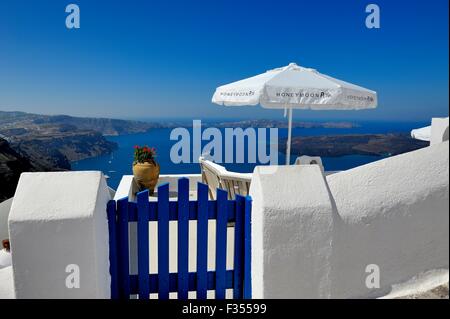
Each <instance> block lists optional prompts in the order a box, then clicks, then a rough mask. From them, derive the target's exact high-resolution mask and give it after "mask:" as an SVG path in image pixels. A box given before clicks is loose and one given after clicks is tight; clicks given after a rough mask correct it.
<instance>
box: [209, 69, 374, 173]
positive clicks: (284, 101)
mask: <svg viewBox="0 0 450 319" xmlns="http://www.w3.org/2000/svg"><path fill="white" fill-rule="evenodd" d="M212 102H213V103H216V104H220V105H226V106H243V105H258V104H260V105H261V106H262V107H264V108H270V109H285V110H288V111H289V122H288V140H287V152H286V164H289V162H290V153H291V131H292V109H294V108H295V109H311V110H361V109H370V108H375V107H376V106H377V93H376V92H375V91H371V90H368V89H365V88H363V87H360V86H357V85H354V84H351V83H348V82H344V81H341V80H338V79H335V78H332V77H330V76H327V75H324V74H321V73H319V72H317V71H316V70H314V69H310V68H304V67H301V66H298V65H297V64H295V63H290V64H289V65H288V66H285V67H282V68H277V69H273V70H270V71H267V72H265V73H262V74H260V75H256V76H253V77H250V78H247V79H244V80H241V81H237V82H233V83H230V84H226V85H223V86H220V87H218V88H217V89H216V92H215V93H214V96H213V97H212Z"/></svg>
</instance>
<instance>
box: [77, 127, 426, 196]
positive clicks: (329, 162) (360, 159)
mask: <svg viewBox="0 0 450 319" xmlns="http://www.w3.org/2000/svg"><path fill="white" fill-rule="evenodd" d="M217 122H218V123H219V122H220V121H219V120H218V121H217ZM351 123H354V124H356V126H355V127H352V128H294V129H293V130H292V136H293V137H294V136H319V135H337V134H355V133H357V134H377V133H378V134H381V133H402V132H403V133H405V132H406V133H409V132H410V131H411V130H412V129H415V128H419V127H423V126H427V125H429V123H427V122H390V121H364V122H357V121H351ZM209 125H211V123H210V124H209ZM202 129H206V127H203V128H202ZM172 130H173V128H158V129H151V130H150V131H149V132H146V133H138V134H129V135H120V136H107V137H106V139H108V140H110V141H113V142H116V143H117V145H118V148H117V150H116V151H114V152H113V153H111V154H107V155H101V156H97V157H93V158H88V159H84V160H81V161H75V162H72V163H71V165H72V170H76V171H86V170H87V171H89V170H96V171H102V172H103V173H104V174H105V175H106V176H107V181H108V185H109V186H110V187H111V188H113V189H117V186H118V185H119V183H120V180H121V178H122V176H123V175H131V174H132V163H133V152H134V149H133V147H134V146H135V145H141V146H142V145H148V146H150V147H155V148H156V150H157V161H158V163H159V164H160V167H161V174H196V173H200V166H199V164H198V163H192V162H191V163H174V162H173V161H172V160H171V158H170V151H171V149H172V147H173V145H174V144H175V143H177V141H178V140H171V139H170V135H171V132H172ZM220 130H221V132H222V133H223V131H224V129H223V128H222V129H220ZM188 131H190V133H192V129H191V128H188ZM267 134H268V131H267ZM222 135H223V136H224V134H222ZM278 136H279V138H283V137H287V129H284V128H280V129H279V130H278ZM192 139H193V137H192V134H191V144H190V146H191V147H190V152H191V156H190V157H191V160H192V143H193V140H192ZM224 142H225V141H224ZM207 143H208V141H202V146H204V145H205V144H207ZM234 146H235V145H234ZM244 147H245V149H246V151H245V153H247V147H248V145H247V144H245V145H244ZM234 149H235V148H234ZM296 157H297V155H296V154H292V155H291V162H292V163H293V162H294V161H295V158H296ZM384 157H387V156H371V155H356V154H355V155H346V156H340V157H322V162H323V165H324V167H325V170H326V171H340V170H347V169H350V168H353V167H356V166H360V165H364V164H367V163H370V162H373V161H377V160H380V159H382V158H384ZM285 161H286V159H285V155H284V154H282V153H278V163H280V164H284V163H285ZM221 165H223V166H225V167H226V168H227V169H228V170H230V171H235V172H242V173H246V172H252V171H253V169H254V168H255V166H256V165H261V163H258V162H257V163H249V161H248V158H247V156H244V162H243V163H223V164H221Z"/></svg>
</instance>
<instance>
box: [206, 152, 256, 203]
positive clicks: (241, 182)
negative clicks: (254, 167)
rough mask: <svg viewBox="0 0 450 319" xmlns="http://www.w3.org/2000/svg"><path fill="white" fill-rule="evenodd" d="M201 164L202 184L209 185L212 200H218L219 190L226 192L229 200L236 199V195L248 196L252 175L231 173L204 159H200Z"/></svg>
mask: <svg viewBox="0 0 450 319" xmlns="http://www.w3.org/2000/svg"><path fill="white" fill-rule="evenodd" d="M199 163H200V168H201V171H202V182H203V183H205V184H207V185H208V189H209V197H210V198H211V199H213V200H214V199H216V189H217V188H221V189H224V190H226V191H227V192H228V198H229V199H235V197H236V195H243V196H247V195H248V193H249V191H250V182H251V174H243V173H234V172H229V171H227V170H226V168H225V167H223V166H221V165H218V164H216V163H214V162H212V161H209V160H207V159H205V158H203V157H200V158H199Z"/></svg>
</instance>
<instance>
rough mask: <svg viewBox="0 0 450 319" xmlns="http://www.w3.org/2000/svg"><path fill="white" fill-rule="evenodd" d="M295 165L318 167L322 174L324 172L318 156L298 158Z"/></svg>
mask: <svg viewBox="0 0 450 319" xmlns="http://www.w3.org/2000/svg"><path fill="white" fill-rule="evenodd" d="M295 165H319V167H320V169H321V170H322V172H323V173H324V172H325V169H324V168H323V164H322V159H321V158H320V156H306V155H303V156H299V157H297V159H296V160H295Z"/></svg>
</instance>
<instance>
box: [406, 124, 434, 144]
mask: <svg viewBox="0 0 450 319" xmlns="http://www.w3.org/2000/svg"><path fill="white" fill-rule="evenodd" d="M411 137H412V138H415V139H417V140H421V141H426V142H429V141H430V139H431V126H425V127H422V128H416V129H414V130H412V131H411Z"/></svg>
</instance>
